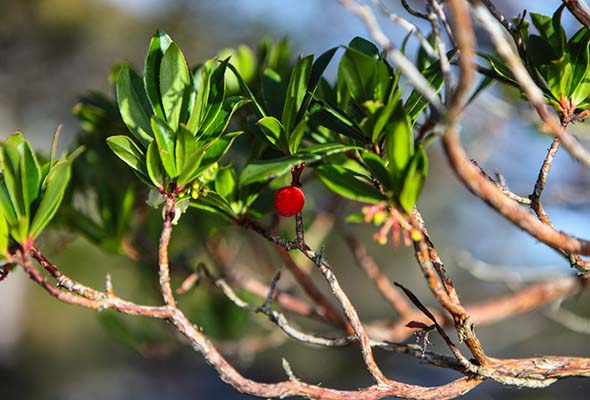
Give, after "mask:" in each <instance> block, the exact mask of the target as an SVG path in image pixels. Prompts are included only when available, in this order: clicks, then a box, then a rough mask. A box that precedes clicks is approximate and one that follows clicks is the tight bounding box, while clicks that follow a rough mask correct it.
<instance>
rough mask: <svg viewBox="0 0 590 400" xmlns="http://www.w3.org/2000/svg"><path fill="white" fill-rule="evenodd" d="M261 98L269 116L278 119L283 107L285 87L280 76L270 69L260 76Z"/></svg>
mask: <svg viewBox="0 0 590 400" xmlns="http://www.w3.org/2000/svg"><path fill="white" fill-rule="evenodd" d="M262 98H263V99H264V104H265V105H266V109H267V110H268V111H269V114H270V115H272V116H273V117H276V118H277V119H280V118H281V114H282V113H283V107H284V106H285V86H284V85H283V82H282V81H281V76H280V75H279V74H278V73H276V72H275V71H273V70H272V69H270V68H266V69H265V70H264V74H263V76H262Z"/></svg>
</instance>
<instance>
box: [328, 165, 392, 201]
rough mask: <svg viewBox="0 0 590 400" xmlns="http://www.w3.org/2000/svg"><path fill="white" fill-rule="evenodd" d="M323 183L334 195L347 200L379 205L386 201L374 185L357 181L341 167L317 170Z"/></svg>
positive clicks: (329, 166)
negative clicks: (380, 202)
mask: <svg viewBox="0 0 590 400" xmlns="http://www.w3.org/2000/svg"><path fill="white" fill-rule="evenodd" d="M317 171H318V174H319V176H320V179H321V180H322V182H323V183H324V184H325V185H326V186H327V187H328V188H329V189H330V190H332V191H333V192H334V193H337V194H339V195H340V196H342V197H345V198H347V199H351V200H356V201H362V202H366V203H378V202H379V201H382V200H385V196H383V194H381V193H380V192H379V191H378V190H377V189H376V188H375V187H374V186H373V185H371V184H370V183H367V182H365V181H361V180H359V179H357V177H356V175H355V174H354V173H353V172H352V171H350V170H348V169H346V168H344V167H341V166H339V165H333V164H324V165H320V166H319V167H318V168H317Z"/></svg>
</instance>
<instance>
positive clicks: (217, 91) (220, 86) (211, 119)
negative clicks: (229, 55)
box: [199, 59, 229, 136]
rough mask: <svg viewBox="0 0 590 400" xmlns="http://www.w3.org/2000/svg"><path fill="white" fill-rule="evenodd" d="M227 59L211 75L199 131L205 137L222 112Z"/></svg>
mask: <svg viewBox="0 0 590 400" xmlns="http://www.w3.org/2000/svg"><path fill="white" fill-rule="evenodd" d="M228 62H229V59H227V60H223V61H222V62H221V63H219V64H218V65H217V66H216V68H215V70H214V71H213V73H212V74H211V82H210V85H209V97H208V98H207V108H206V114H205V118H204V120H203V123H202V125H201V126H200V128H199V131H201V132H202V133H203V135H205V136H207V135H210V134H211V133H212V132H213V129H212V127H214V126H216V124H217V123H218V118H219V115H220V113H222V111H223V107H224V100H225V70H226V68H227V64H228Z"/></svg>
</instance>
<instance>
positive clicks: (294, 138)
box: [289, 118, 307, 154]
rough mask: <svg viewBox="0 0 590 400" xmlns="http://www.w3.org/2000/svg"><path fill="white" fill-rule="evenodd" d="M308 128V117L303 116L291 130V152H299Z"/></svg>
mask: <svg viewBox="0 0 590 400" xmlns="http://www.w3.org/2000/svg"><path fill="white" fill-rule="evenodd" d="M306 129H307V118H303V119H302V120H300V121H299V123H298V124H297V125H296V126H295V128H294V129H293V132H291V136H289V153H291V154H294V153H297V151H298V150H299V145H300V144H301V139H303V134H304V133H305V130H306Z"/></svg>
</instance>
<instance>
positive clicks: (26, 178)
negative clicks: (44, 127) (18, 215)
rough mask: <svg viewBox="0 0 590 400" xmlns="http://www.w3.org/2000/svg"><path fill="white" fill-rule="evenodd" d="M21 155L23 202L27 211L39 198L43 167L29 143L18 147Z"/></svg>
mask: <svg viewBox="0 0 590 400" xmlns="http://www.w3.org/2000/svg"><path fill="white" fill-rule="evenodd" d="M18 150H19V153H20V157H21V158H20V172H21V187H22V190H23V201H24V206H25V210H27V211H28V209H29V207H30V206H31V204H32V203H33V201H35V200H36V199H37V197H38V196H39V189H40V185H41V167H40V166H39V162H38V161H37V157H36V156H35V153H33V151H32V150H31V146H30V145H29V142H27V141H24V142H22V143H21V144H20V145H19V146H18Z"/></svg>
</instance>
